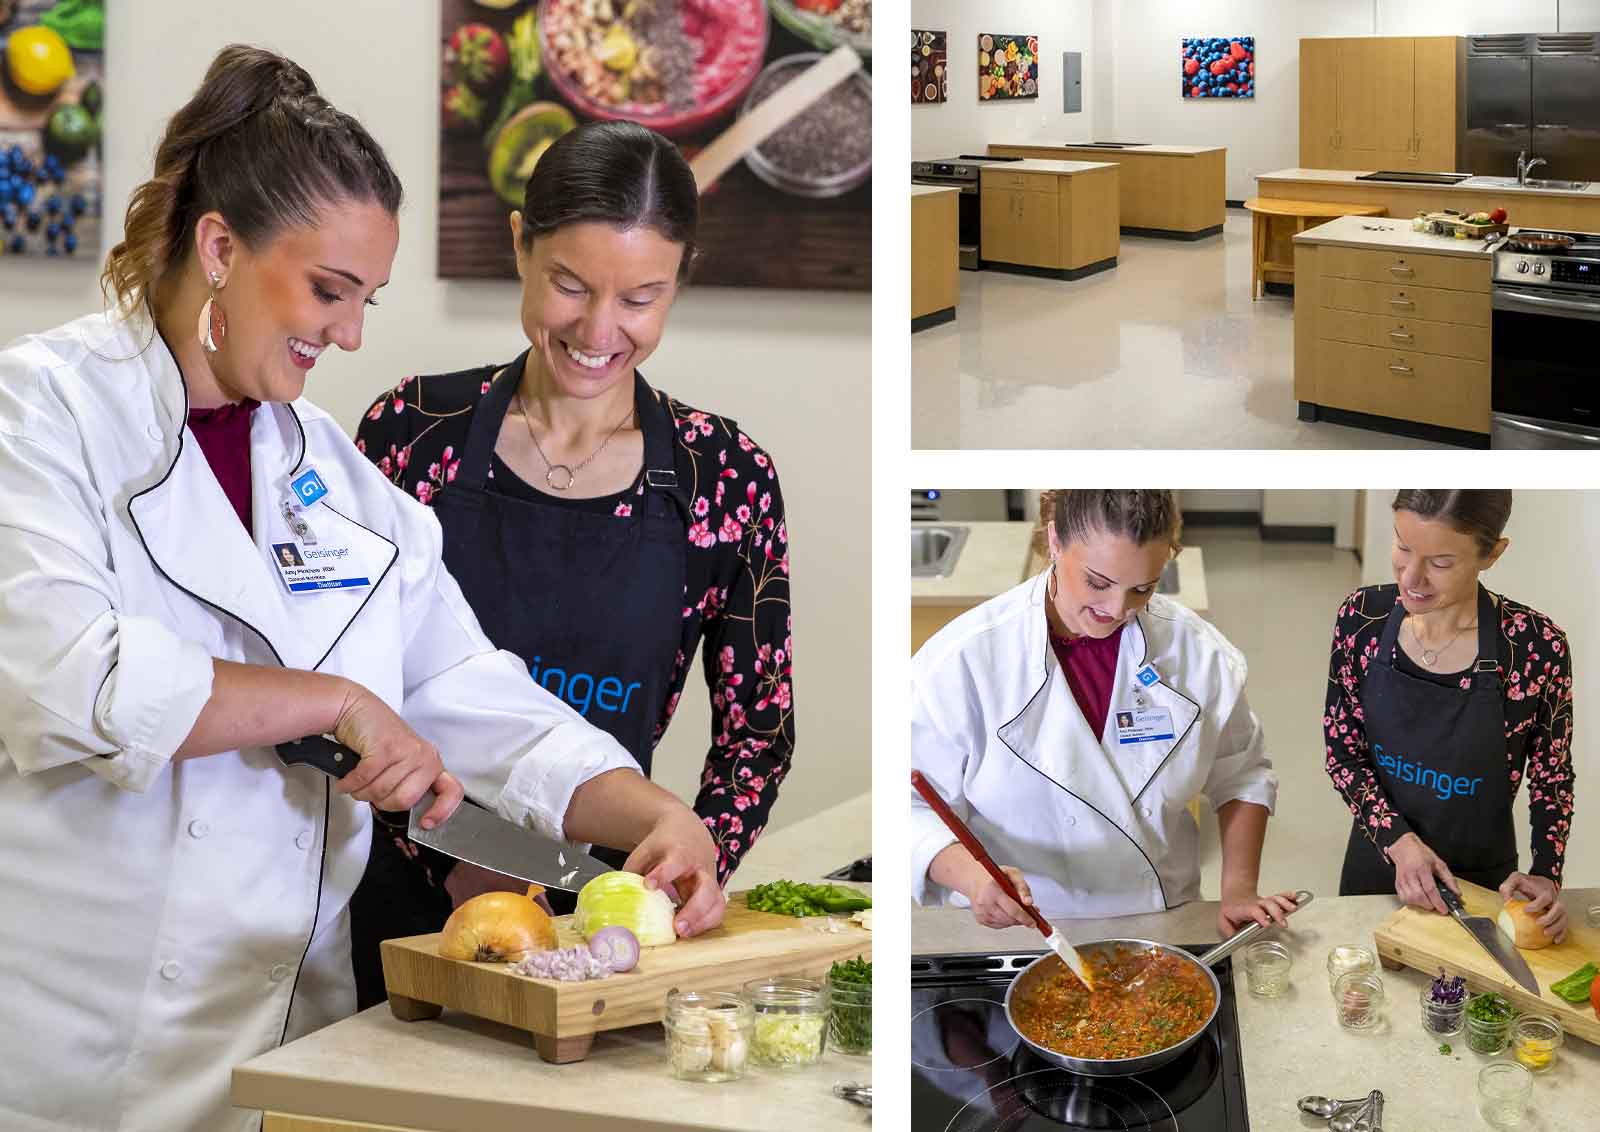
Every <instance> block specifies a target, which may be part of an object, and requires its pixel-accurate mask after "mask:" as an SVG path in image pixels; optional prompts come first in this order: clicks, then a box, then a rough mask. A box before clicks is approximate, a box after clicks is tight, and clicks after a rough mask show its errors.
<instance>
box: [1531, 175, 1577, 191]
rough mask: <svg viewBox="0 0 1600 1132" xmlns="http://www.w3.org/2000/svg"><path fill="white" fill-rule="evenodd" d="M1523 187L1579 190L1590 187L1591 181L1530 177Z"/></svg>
mask: <svg viewBox="0 0 1600 1132" xmlns="http://www.w3.org/2000/svg"><path fill="white" fill-rule="evenodd" d="M1522 187H1523V188H1525V189H1570V190H1578V189H1587V188H1588V187H1589V182H1588V181H1541V180H1539V179H1537V178H1535V177H1529V178H1528V179H1527V180H1526V181H1524V182H1523V183H1522Z"/></svg>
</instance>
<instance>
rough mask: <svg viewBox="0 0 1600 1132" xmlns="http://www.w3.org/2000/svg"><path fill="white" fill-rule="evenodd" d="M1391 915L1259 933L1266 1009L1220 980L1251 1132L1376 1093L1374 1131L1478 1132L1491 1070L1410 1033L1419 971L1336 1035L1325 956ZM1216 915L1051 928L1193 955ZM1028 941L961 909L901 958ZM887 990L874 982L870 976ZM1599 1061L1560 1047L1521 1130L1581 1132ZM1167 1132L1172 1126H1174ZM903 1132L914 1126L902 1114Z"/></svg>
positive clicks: (1373, 911) (1307, 1122)
mask: <svg viewBox="0 0 1600 1132" xmlns="http://www.w3.org/2000/svg"><path fill="white" fill-rule="evenodd" d="M1562 900H1563V902H1564V903H1565V904H1566V906H1567V909H1568V913H1569V915H1570V916H1571V917H1572V918H1573V919H1574V920H1576V921H1577V922H1582V919H1583V916H1584V911H1585V909H1586V908H1587V907H1588V906H1589V905H1592V904H1595V903H1597V902H1600V889H1584V890H1580V889H1569V890H1568V891H1567V892H1565V893H1563V894H1562ZM1398 907H1399V901H1398V900H1397V899H1395V898H1394V897H1390V896H1347V897H1332V896H1323V895H1319V896H1318V897H1317V899H1316V900H1315V901H1313V902H1312V903H1311V904H1309V905H1308V906H1306V907H1305V908H1304V909H1303V910H1301V911H1299V912H1296V913H1295V914H1294V916H1293V917H1292V918H1291V919H1290V926H1289V928H1288V929H1287V930H1279V931H1275V932H1273V933H1271V934H1270V935H1269V936H1268V938H1271V939H1276V940H1277V941H1278V942H1280V943H1282V944H1284V946H1285V947H1287V948H1288V950H1289V953H1290V955H1291V957H1292V959H1293V968H1292V970H1291V972H1290V976H1289V978H1290V987H1289V990H1288V992H1287V993H1286V994H1284V995H1283V996H1282V997H1280V998H1273V999H1260V998H1255V997H1253V996H1251V995H1250V994H1248V993H1247V992H1246V991H1245V977H1244V964H1243V962H1242V960H1241V959H1240V957H1239V956H1237V955H1236V956H1234V957H1233V958H1232V959H1231V960H1230V962H1232V963H1233V969H1234V986H1235V989H1236V991H1237V998H1236V1010H1237V1013H1238V1019H1239V1047H1240V1052H1241V1059H1242V1062H1243V1070H1244V1095H1245V1102H1246V1109H1247V1111H1248V1114H1249V1121H1250V1128H1251V1130H1252V1132H1280V1130H1306V1129H1317V1130H1320V1129H1323V1128H1325V1127H1326V1124H1324V1123H1323V1122H1322V1121H1317V1120H1313V1119H1312V1118H1310V1117H1306V1116H1304V1115H1302V1114H1301V1113H1300V1112H1299V1111H1298V1110H1297V1109H1296V1107H1295V1102H1296V1100H1297V1099H1298V1098H1299V1097H1301V1096H1304V1095H1306V1094H1308V1093H1315V1094H1320V1095H1322V1096H1326V1097H1356V1096H1365V1095H1366V1093H1367V1092H1368V1091H1369V1090H1371V1089H1381V1090H1383V1095H1384V1099H1385V1106H1384V1126H1385V1127H1386V1128H1389V1129H1392V1130H1394V1132H1402V1130H1403V1132H1457V1130H1458V1129H1463V1128H1467V1129H1477V1128H1486V1127H1488V1126H1487V1125H1486V1124H1485V1123H1484V1122H1483V1120H1482V1118H1481V1117H1480V1116H1479V1114H1478V1111H1477V1102H1476V1092H1475V1090H1476V1086H1477V1075H1478V1070H1479V1069H1480V1068H1481V1067H1482V1066H1483V1065H1485V1064H1487V1063H1488V1062H1489V1061H1491V1060H1504V1059H1508V1058H1509V1057H1510V1054H1508V1053H1507V1054H1501V1055H1499V1058H1498V1059H1493V1058H1487V1057H1483V1056H1480V1055H1478V1054H1476V1053H1472V1052H1471V1051H1470V1050H1468V1048H1467V1045H1466V1041H1465V1039H1464V1038H1453V1039H1450V1041H1449V1045H1450V1052H1449V1053H1448V1054H1445V1053H1441V1051H1440V1044H1441V1043H1440V1040H1439V1039H1438V1038H1437V1037H1435V1036H1433V1035H1430V1034H1427V1033H1424V1032H1423V1030H1422V1026H1421V1023H1420V1021H1419V1008H1418V1000H1419V996H1420V994H1421V988H1422V987H1423V986H1424V985H1425V984H1426V982H1427V978H1426V976H1424V975H1423V974H1422V973H1421V972H1419V971H1414V970H1410V969H1406V970H1402V971H1384V972H1383V973H1382V978H1383V983H1384V992H1385V999H1386V1001H1385V1004H1384V1013H1385V1016H1386V1017H1385V1020H1384V1022H1383V1023H1381V1024H1380V1026H1379V1027H1378V1028H1377V1029H1376V1030H1375V1031H1373V1032H1370V1033H1365V1034H1362V1033H1356V1032H1353V1031H1349V1030H1345V1029H1343V1028H1341V1027H1340V1025H1339V1024H1338V1022H1337V1020H1336V1018H1335V1016H1334V1007H1333V1000H1332V997H1331V995H1330V994H1329V991H1328V976H1327V970H1326V966H1325V963H1326V959H1327V954H1328V951H1329V949H1330V948H1332V947H1335V946H1337V945H1339V944H1358V945H1361V946H1365V947H1369V948H1371V947H1373V933H1374V931H1375V930H1376V929H1377V928H1378V927H1379V926H1380V925H1381V924H1382V923H1383V922H1384V921H1385V920H1387V919H1388V918H1389V917H1390V916H1391V915H1392V914H1393V913H1394V911H1395V910H1396V909H1397V908H1398ZM1216 917H1217V905H1216V904H1215V903H1211V902H1205V901H1200V902H1196V903H1193V904H1187V905H1184V906H1183V907H1181V908H1177V909H1174V910H1172V911H1170V912H1163V913H1159V914H1155V915H1148V916H1125V917H1120V918H1118V919H1113V920H1099V921H1094V920H1058V921H1056V922H1057V923H1058V925H1059V926H1060V927H1061V929H1062V931H1063V933H1064V934H1065V935H1066V936H1067V937H1068V938H1069V939H1071V940H1074V941H1076V942H1079V943H1082V942H1086V941H1089V940H1096V939H1107V938H1137V939H1150V940H1156V941H1159V942H1163V943H1172V944H1206V943H1212V942H1215V941H1216V940H1217V938H1218V936H1217V925H1216ZM1040 942H1041V941H1040V938H1039V933H1038V932H1037V931H1034V930H1032V929H1028V928H1008V929H1006V930H1004V931H992V930H990V929H988V928H984V927H980V926H979V925H978V924H977V923H976V921H974V920H973V918H972V914H971V913H970V912H969V911H966V910H965V909H954V908H928V909H916V910H914V911H913V913H912V920H911V947H912V951H913V952H914V953H916V954H918V955H931V954H952V953H960V954H990V953H1002V952H1008V951H1009V952H1034V953H1037V952H1038V951H1040V950H1041V947H1040ZM884 977H887V976H884ZM1597 1075H1600V1047H1596V1046H1593V1045H1590V1044H1589V1043H1587V1042H1584V1041H1581V1040H1577V1039H1574V1038H1571V1037H1569V1038H1568V1039H1567V1042H1566V1044H1565V1045H1564V1046H1563V1047H1562V1048H1561V1051H1560V1054H1559V1056H1558V1058H1557V1060H1556V1063H1555V1065H1554V1067H1553V1068H1551V1069H1550V1070H1549V1071H1548V1072H1546V1073H1544V1074H1541V1075H1539V1076H1538V1077H1537V1078H1536V1079H1535V1081H1534V1085H1533V1097H1532V1101H1531V1114H1532V1115H1531V1118H1530V1120H1529V1122H1528V1123H1527V1125H1525V1127H1528V1128H1530V1129H1540V1130H1544V1132H1557V1130H1560V1132H1569V1130H1571V1132H1576V1130H1577V1129H1580V1128H1592V1127H1593V1126H1594V1105H1595V1098H1596V1095H1597V1094H1596V1089H1595V1085H1594V1082H1595V1081H1596V1079H1597ZM1177 1119H1178V1125H1179V1126H1180V1127H1188V1125H1186V1124H1185V1123H1184V1117H1183V1113H1181V1112H1180V1113H1178V1114H1177ZM913 1126H914V1127H915V1126H916V1125H915V1114H913Z"/></svg>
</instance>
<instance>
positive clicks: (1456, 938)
mask: <svg viewBox="0 0 1600 1132" xmlns="http://www.w3.org/2000/svg"><path fill="white" fill-rule="evenodd" d="M1460 884H1461V902H1462V903H1463V904H1465V905H1466V908H1467V914H1468V915H1469V916H1488V917H1489V918H1490V919H1491V920H1492V919H1494V918H1495V917H1497V916H1498V915H1500V907H1501V900H1500V894H1499V893H1497V892H1495V891H1494V890H1492V889H1488V888H1480V887H1479V886H1478V885H1475V884H1469V883H1468V882H1467V881H1461V882H1460ZM1567 911H1568V913H1569V915H1568V918H1567V938H1566V939H1564V940H1562V941H1561V942H1560V943H1558V944H1555V945H1553V946H1551V947H1542V948H1539V949H1537V950H1533V951H1526V950H1523V951H1521V952H1520V954H1521V955H1522V957H1523V959H1525V960H1527V963H1528V969H1529V970H1530V971H1532V972H1533V977H1534V979H1536V980H1537V981H1538V983H1539V997H1538V998H1535V997H1534V996H1533V995H1531V994H1529V993H1528V992H1527V991H1525V990H1523V989H1522V987H1521V985H1520V984H1519V983H1517V982H1516V980H1514V979H1513V978H1512V977H1511V976H1510V975H1508V974H1506V973H1505V971H1503V970H1501V968H1500V964H1498V963H1496V962H1495V961H1494V958H1493V956H1491V955H1490V954H1489V953H1488V952H1487V951H1485V950H1484V949H1483V948H1482V947H1481V946H1480V945H1479V944H1478V941H1477V940H1475V939H1473V938H1472V936H1471V935H1470V934H1469V933H1468V932H1467V931H1466V929H1465V928H1463V927H1462V926H1461V925H1460V924H1458V923H1456V922H1455V920H1453V919H1451V918H1450V917H1449V916H1441V915H1439V914H1438V913H1437V912H1427V911H1422V910H1419V909H1416V908H1402V909H1400V911H1398V912H1396V913H1395V914H1394V915H1393V916H1391V917H1389V919H1388V921H1387V922H1385V923H1384V925H1383V926H1382V927H1380V928H1379V929H1378V930H1377V931H1376V932H1375V933H1374V936H1373V938H1374V940H1375V942H1376V943H1377V946H1378V955H1379V956H1380V957H1381V958H1382V959H1383V960H1384V965H1385V966H1391V967H1392V966H1404V967H1415V968H1416V969H1417V970H1419V971H1423V972H1425V973H1427V974H1430V975H1437V974H1438V973H1439V968H1441V967H1443V968H1444V969H1445V970H1446V971H1448V972H1449V973H1450V974H1452V975H1462V976H1465V977H1466V980H1467V986H1468V987H1469V988H1471V989H1472V990H1474V991H1494V992H1495V993H1497V994H1501V995H1504V996H1505V997H1506V998H1507V999H1509V1000H1510V1001H1511V1003H1512V1004H1513V1005H1514V1006H1515V1007H1516V1008H1517V1009H1518V1010H1522V1011H1530V1010H1538V1011H1541V1012H1543V1013H1546V1014H1552V1015H1554V1016H1555V1017H1556V1018H1557V1019H1558V1020H1559V1021H1560V1022H1561V1028H1562V1029H1564V1030H1565V1031H1566V1032H1567V1034H1568V1035H1569V1036H1571V1037H1577V1038H1582V1039H1583V1040H1584V1041H1587V1042H1594V1043H1595V1044H1597V1045H1600V1019H1597V1018H1596V1017H1595V1012H1594V1008H1593V1007H1591V1006H1590V1005H1589V1004H1588V1003H1587V1002H1584V1003H1583V1004H1581V1005H1578V1004H1574V1003H1570V1002H1567V1001H1566V1000H1565V999H1562V998H1558V997H1557V996H1556V995H1554V994H1552V993H1550V984H1551V983H1553V982H1556V981H1557V980H1558V979H1562V978H1565V977H1566V976H1567V975H1570V974H1572V972H1574V971H1576V970H1577V969H1578V968H1579V967H1582V966H1583V965H1584V964H1585V963H1594V964H1596V965H1600V930H1597V929H1595V928H1591V927H1589V926H1588V925H1587V924H1585V923H1584V922H1583V917H1582V916H1581V915H1576V916H1574V915H1571V912H1572V909H1571V908H1570V907H1569V908H1568V909H1567Z"/></svg>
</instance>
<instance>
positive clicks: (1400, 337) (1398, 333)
mask: <svg viewBox="0 0 1600 1132" xmlns="http://www.w3.org/2000/svg"><path fill="white" fill-rule="evenodd" d="M1389 337H1390V338H1393V339H1394V340H1395V341H1397V342H1409V341H1411V339H1412V337H1413V336H1412V335H1410V334H1407V333H1406V332H1405V331H1404V330H1391V331H1389Z"/></svg>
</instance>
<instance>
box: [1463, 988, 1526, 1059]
mask: <svg viewBox="0 0 1600 1132" xmlns="http://www.w3.org/2000/svg"><path fill="white" fill-rule="evenodd" d="M1514 1017H1516V1011H1515V1010H1513V1009H1512V1007H1511V1004H1510V1003H1509V1002H1507V1001H1506V1000H1505V999H1503V998H1501V997H1500V996H1499V995H1497V994H1479V995H1474V996H1473V997H1472V998H1470V999H1468V1000H1467V1046H1468V1048H1470V1049H1471V1050H1472V1051H1473V1052H1474V1053H1499V1052H1500V1051H1501V1050H1503V1049H1505V1048H1506V1038H1507V1035H1508V1034H1509V1032H1510V1030H1511V1020H1512V1019H1513V1018H1514Z"/></svg>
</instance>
